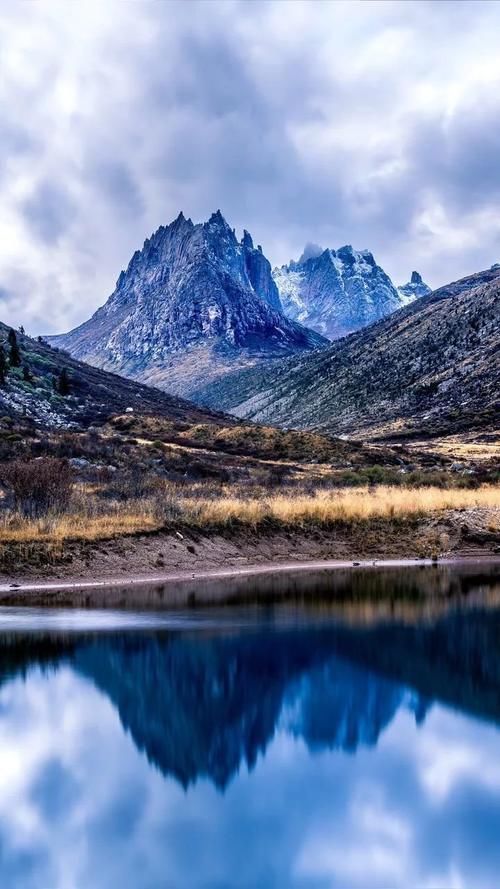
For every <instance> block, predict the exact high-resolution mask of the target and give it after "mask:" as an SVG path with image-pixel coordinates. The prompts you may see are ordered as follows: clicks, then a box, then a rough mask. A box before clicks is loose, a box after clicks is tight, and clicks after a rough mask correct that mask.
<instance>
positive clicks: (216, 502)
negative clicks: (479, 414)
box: [0, 484, 500, 545]
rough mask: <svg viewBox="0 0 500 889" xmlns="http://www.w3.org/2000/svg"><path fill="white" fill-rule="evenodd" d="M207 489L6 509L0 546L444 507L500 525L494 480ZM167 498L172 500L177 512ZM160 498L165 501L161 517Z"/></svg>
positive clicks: (326, 521)
mask: <svg viewBox="0 0 500 889" xmlns="http://www.w3.org/2000/svg"><path fill="white" fill-rule="evenodd" d="M207 490H208V491H209V488H208V489H207V488H204V487H203V486H201V485H200V486H198V487H197V486H193V487H192V488H191V489H190V490H189V489H188V491H187V492H183V490H182V489H177V488H175V486H173V485H168V484H167V485H165V488H164V489H163V493H162V495H160V498H158V496H157V497H156V499H138V500H134V501H129V502H126V503H123V504H117V503H116V502H115V503H114V504H110V505H109V506H108V507H106V508H105V510H104V511H102V512H100V513H99V514H96V515H93V514H92V510H91V509H89V508H88V506H89V504H88V503H87V508H83V506H82V507H81V508H80V509H79V507H78V504H77V505H74V507H73V510H72V511H71V512H70V513H68V514H63V515H60V516H54V517H48V518H43V519H37V520H29V519H23V518H22V517H20V516H18V515H11V516H10V517H9V516H7V517H6V518H4V520H3V523H2V525H0V545H2V544H3V545H8V544H20V543H37V542H40V543H54V544H62V543H64V542H65V541H68V542H69V541H78V540H81V541H97V540H105V539H110V538H115V537H122V536H127V535H131V534H137V533H140V532H143V531H146V532H147V531H154V530H157V529H160V528H161V527H165V526H178V525H180V526H191V527H193V528H197V529H200V530H203V529H206V530H210V529H211V528H224V527H230V526H231V525H243V526H247V527H251V528H257V527H258V526H259V525H262V524H263V523H273V524H275V525H276V526H280V525H281V526H283V527H285V526H295V527H302V526H307V525H314V526H316V527H329V526H332V525H334V524H335V523H349V522H365V521H366V522H368V521H370V520H372V519H393V520H399V519H404V518H406V517H411V516H415V517H419V516H425V515H429V514H433V513H437V512H444V511H446V510H463V509H477V508H481V509H486V510H488V511H489V512H490V513H491V515H490V516H489V518H488V521H489V526H490V527H491V529H492V530H493V529H495V530H496V529H498V527H499V525H500V487H499V486H493V485H484V486H482V487H480V488H477V489H476V490H469V489H456V488H455V489H450V490H443V489H442V488H437V487H436V488H433V487H426V488H414V489H408V488H400V487H389V486H379V487H377V488H374V489H369V488H341V489H330V490H326V491H325V490H319V491H316V492H315V493H312V494H307V495H306V494H301V495H298V496H293V495H285V494H279V493H269V495H267V496H262V497H255V496H254V497H248V498H246V497H244V496H242V495H240V496H231V493H230V490H228V494H227V495H226V494H225V492H224V493H223V495H222V496H217V497H215V496H208V495H207ZM87 493H88V492H87ZM193 494H195V496H193ZM82 502H83V501H82ZM169 504H171V505H172V510H171V513H169V507H168V505H169ZM159 505H160V506H162V507H163V518H162V517H161V513H162V510H161V509H160V510H159V508H158V507H159ZM169 514H170V515H171V517H170V518H169V517H168V516H169Z"/></svg>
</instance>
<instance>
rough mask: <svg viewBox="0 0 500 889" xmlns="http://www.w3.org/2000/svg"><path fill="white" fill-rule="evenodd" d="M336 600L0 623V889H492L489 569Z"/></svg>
mask: <svg viewBox="0 0 500 889" xmlns="http://www.w3.org/2000/svg"><path fill="white" fill-rule="evenodd" d="M349 577H350V578H351V580H349V579H348V578H349ZM336 583H337V587H336V588H335V592H336V595H335V596H333V595H331V596H327V595H326V594H325V591H324V590H323V592H322V593H321V591H320V590H318V589H317V588H316V587H315V588H314V591H313V592H312V593H311V595H310V596H308V595H307V593H306V591H305V588H302V589H301V592H300V595H297V596H294V597H292V598H291V599H290V600H287V599H286V598H285V597H283V596H282V594H281V592H280V596H279V597H278V599H277V601H273V602H271V601H270V602H269V603H268V604H265V603H263V602H262V601H259V595H258V593H259V591H258V588H257V587H256V589H255V602H254V603H252V602H251V601H250V599H248V601H247V603H246V604H245V605H244V606H236V605H234V606H231V607H228V606H226V607H222V606H220V605H217V606H214V607H205V608H196V607H192V608H185V609H182V608H177V609H175V610H171V611H168V610H161V611H155V610H154V609H149V610H147V611H146V610H145V611H142V612H134V611H132V610H128V611H126V610H124V611H111V610H108V611H105V610H99V611H94V610H73V611H71V610H64V609H59V610H56V609H41V608H39V609H34V608H24V609H23V608H14V607H10V608H1V609H0V763H1V766H0V884H1V885H2V887H22V889H30V887H36V889H68V887H71V889H72V887H77V889H80V887H84V889H86V887H92V889H100V887H102V889H109V887H115V886H119V887H120V889H129V887H134V889H135V887H138V889H150V887H151V889H153V887H173V889H182V887H190V889H191V887H217V889H222V887H228V889H229V887H252V889H253V887H318V889H319V887H342V889H346V887H360V889H361V887H362V889H369V887H383V889H389V887H408V886H418V887H424V886H428V887H434V889H435V887H453V886H457V887H459V886H467V887H487V889H491V887H492V886H494V885H498V880H499V874H500V842H499V837H500V574H499V571H498V567H496V568H495V566H490V567H489V568H487V569H485V568H482V567H481V568H480V567H478V566H476V567H472V568H471V567H469V568H468V569H467V570H466V569H463V570H462V569H458V568H455V569H451V568H450V569H438V568H436V569H412V570H402V571H397V572H396V571H394V572H393V573H392V574H391V573H390V572H385V573H384V574H380V573H377V574H376V573H375V572H372V573H371V574H365V575H364V576H361V575H360V574H357V575H356V577H354V576H353V574H352V572H351V574H350V575H345V576H344V577H343V578H342V581H340V580H339V581H337V582H336ZM256 584H257V581H256ZM280 590H281V588H280Z"/></svg>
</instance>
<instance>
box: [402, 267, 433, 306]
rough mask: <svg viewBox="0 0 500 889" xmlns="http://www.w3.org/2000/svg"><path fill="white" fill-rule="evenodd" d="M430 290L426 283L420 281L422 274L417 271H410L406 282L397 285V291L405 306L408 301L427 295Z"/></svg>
mask: <svg viewBox="0 0 500 889" xmlns="http://www.w3.org/2000/svg"><path fill="white" fill-rule="evenodd" d="M430 292H431V288H430V287H429V285H428V284H426V283H425V282H424V281H422V275H420V274H419V273H418V272H412V273H411V278H410V280H409V281H408V283H407V284H401V285H400V286H399V287H398V293H399V295H400V297H401V300H402V302H403V305H405V306H406V305H408V303H411V302H413V300H414V299H419V298H420V297H421V296H427V294H428V293H430Z"/></svg>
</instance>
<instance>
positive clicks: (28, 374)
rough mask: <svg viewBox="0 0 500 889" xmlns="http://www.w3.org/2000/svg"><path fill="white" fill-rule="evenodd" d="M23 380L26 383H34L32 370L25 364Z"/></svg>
mask: <svg viewBox="0 0 500 889" xmlns="http://www.w3.org/2000/svg"><path fill="white" fill-rule="evenodd" d="M23 380H24V382H25V383H32V382H33V374H32V373H31V370H30V368H29V365H28V364H25V365H24V366H23Z"/></svg>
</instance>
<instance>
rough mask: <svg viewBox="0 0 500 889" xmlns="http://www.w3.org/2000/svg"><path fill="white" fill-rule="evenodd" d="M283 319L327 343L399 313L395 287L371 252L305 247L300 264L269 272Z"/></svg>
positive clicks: (400, 298) (399, 300) (399, 299)
mask: <svg viewBox="0 0 500 889" xmlns="http://www.w3.org/2000/svg"><path fill="white" fill-rule="evenodd" d="M273 278H274V282H275V284H276V286H277V288H278V291H279V295H280V298H281V304H282V306H283V310H284V312H285V315H287V316H288V317H289V318H292V319H293V320H294V321H298V322H300V323H301V324H304V325H306V326H307V327H311V328H312V329H313V330H316V331H318V333H321V334H323V335H324V336H326V337H328V338H329V339H330V340H336V339H338V338H339V337H342V336H345V335H346V334H348V333H352V332H353V331H355V330H359V329H360V328H362V327H366V326H367V325H368V324H371V323H372V322H373V321H378V320H379V319H380V318H384V317H385V316H386V315H390V314H391V312H394V311H396V309H399V308H401V306H402V305H404V304H405V302H407V301H408V298H407V297H403V296H402V295H401V294H400V293H399V292H398V290H396V288H395V287H394V285H393V283H392V281H391V279H390V278H389V276H388V275H386V273H385V272H384V270H383V269H382V268H381V267H380V266H379V265H377V263H376V262H375V260H374V258H373V254H372V253H370V251H369V250H362V251H361V252H358V251H357V250H353V248H352V247H351V246H349V245H348V246H345V247H341V248H340V249H339V250H323V249H322V248H321V247H319V246H318V245H316V244H307V245H306V247H305V249H304V252H303V254H302V256H301V257H300V259H299V261H298V262H294V261H293V260H292V261H291V262H290V263H289V264H288V265H283V266H281V268H276V269H274V271H273Z"/></svg>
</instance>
